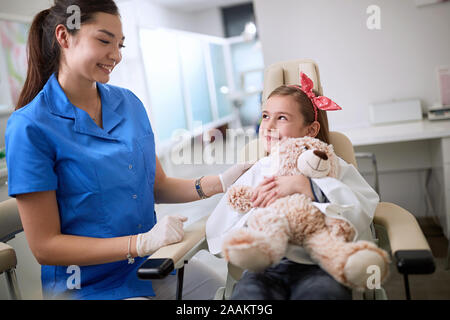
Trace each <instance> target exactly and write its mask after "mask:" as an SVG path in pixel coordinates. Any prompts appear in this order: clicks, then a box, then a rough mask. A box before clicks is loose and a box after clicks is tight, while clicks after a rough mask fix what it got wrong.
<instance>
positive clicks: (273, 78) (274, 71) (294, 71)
mask: <svg viewBox="0 0 450 320" xmlns="http://www.w3.org/2000/svg"><path fill="white" fill-rule="evenodd" d="M300 71H302V72H303V73H305V74H306V75H307V76H308V77H309V78H310V79H311V80H312V81H313V82H314V89H315V90H316V91H317V92H319V94H320V95H322V94H323V90H322V86H321V84H320V75H319V67H318V66H317V64H316V63H315V62H314V61H313V60H310V59H297V60H290V61H282V62H278V63H275V64H272V65H270V66H268V67H267V68H266V69H265V71H264V91H263V103H264V102H265V101H266V99H267V97H268V96H269V94H270V93H271V92H272V91H273V90H274V89H276V88H277V87H279V86H281V85H283V84H287V85H289V84H300Z"/></svg>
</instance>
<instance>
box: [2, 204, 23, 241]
mask: <svg viewBox="0 0 450 320" xmlns="http://www.w3.org/2000/svg"><path fill="white" fill-rule="evenodd" d="M22 231H23V228H22V222H21V221H20V216H19V210H18V209H17V203H16V199H8V200H5V201H2V202H0V241H2V242H6V241H9V240H11V239H12V238H14V235H15V234H17V233H19V232H22Z"/></svg>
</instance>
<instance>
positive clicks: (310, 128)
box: [307, 121, 320, 138]
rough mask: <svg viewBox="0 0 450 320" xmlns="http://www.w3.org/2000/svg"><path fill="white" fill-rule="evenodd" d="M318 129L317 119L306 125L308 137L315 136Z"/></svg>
mask: <svg viewBox="0 0 450 320" xmlns="http://www.w3.org/2000/svg"><path fill="white" fill-rule="evenodd" d="M319 131H320V123H319V121H314V122H313V123H311V124H310V125H309V126H308V129H307V135H308V136H309V137H313V138H315V137H317V135H318V134H319Z"/></svg>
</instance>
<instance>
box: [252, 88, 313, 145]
mask: <svg viewBox="0 0 450 320" xmlns="http://www.w3.org/2000/svg"><path fill="white" fill-rule="evenodd" d="M308 127H309V126H306V125H305V119H304V118H303V115H302V114H301V112H300V106H299V105H298V104H297V103H296V101H295V100H294V99H293V98H292V97H290V96H277V95H275V96H272V97H270V98H269V99H267V101H266V103H265V104H264V106H263V110H262V121H261V125H260V129H259V136H260V138H261V139H262V141H263V146H264V150H265V151H266V152H268V153H270V150H271V148H272V147H273V146H274V145H275V144H276V143H277V142H278V141H279V140H280V139H282V138H286V137H292V138H298V137H303V136H306V135H308Z"/></svg>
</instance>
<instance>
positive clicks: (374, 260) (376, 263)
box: [344, 248, 389, 290]
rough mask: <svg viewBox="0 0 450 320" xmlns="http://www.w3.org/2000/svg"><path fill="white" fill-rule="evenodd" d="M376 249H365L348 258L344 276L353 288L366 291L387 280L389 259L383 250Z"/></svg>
mask: <svg viewBox="0 0 450 320" xmlns="http://www.w3.org/2000/svg"><path fill="white" fill-rule="evenodd" d="M375 249H376V250H372V249H363V250H360V251H357V252H356V253H354V254H352V255H351V256H350V257H349V258H348V260H347V262H346V264H345V266H344V276H345V278H346V279H347V281H348V282H349V284H350V286H351V287H354V288H357V289H360V290H364V289H367V288H370V287H372V286H373V285H377V284H380V285H381V283H382V282H383V281H384V280H385V279H386V277H387V274H388V271H389V269H388V263H389V259H388V257H387V255H386V254H385V252H384V251H383V250H381V249H378V248H375Z"/></svg>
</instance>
